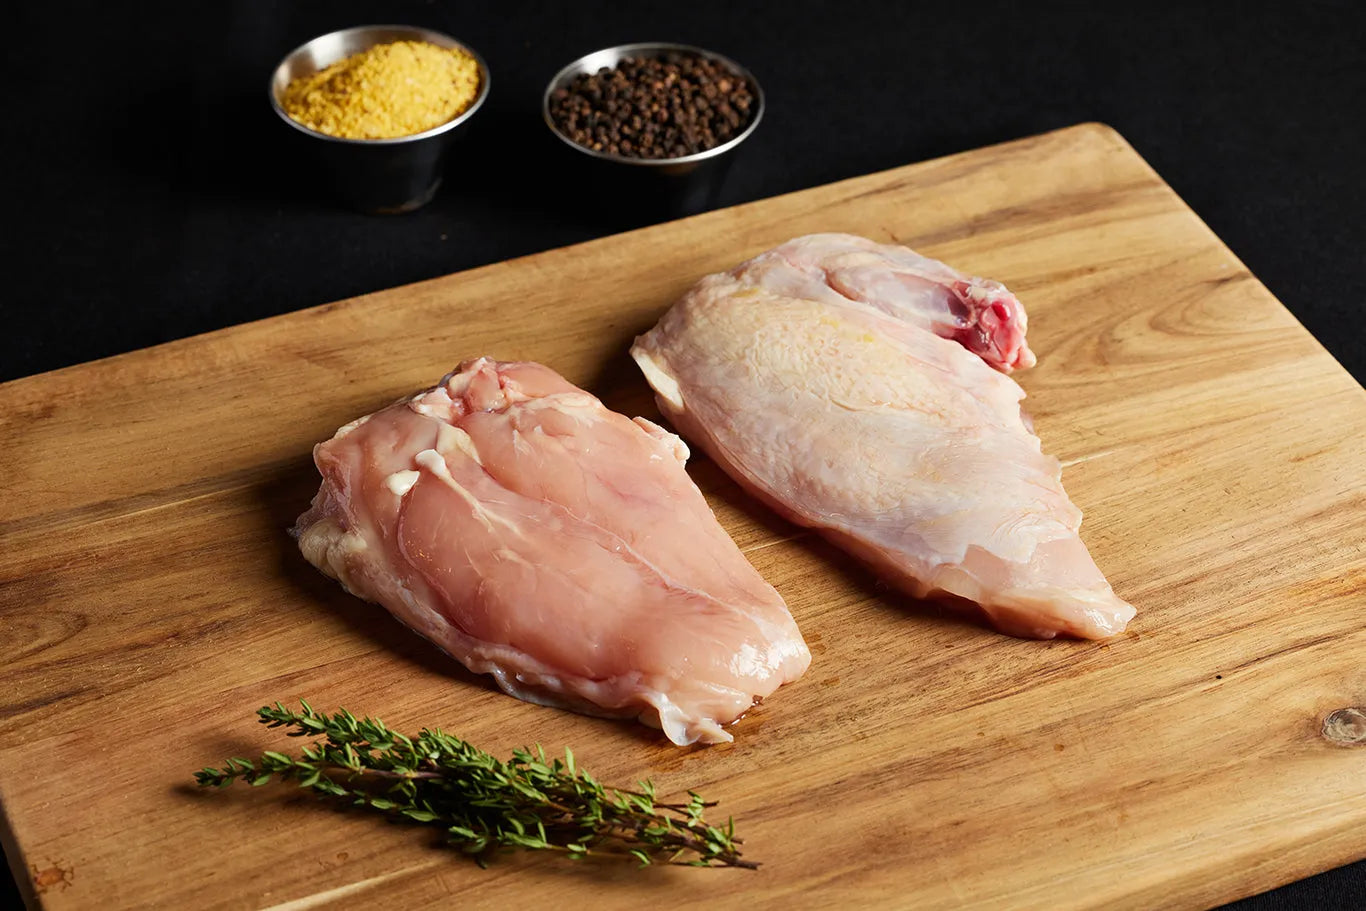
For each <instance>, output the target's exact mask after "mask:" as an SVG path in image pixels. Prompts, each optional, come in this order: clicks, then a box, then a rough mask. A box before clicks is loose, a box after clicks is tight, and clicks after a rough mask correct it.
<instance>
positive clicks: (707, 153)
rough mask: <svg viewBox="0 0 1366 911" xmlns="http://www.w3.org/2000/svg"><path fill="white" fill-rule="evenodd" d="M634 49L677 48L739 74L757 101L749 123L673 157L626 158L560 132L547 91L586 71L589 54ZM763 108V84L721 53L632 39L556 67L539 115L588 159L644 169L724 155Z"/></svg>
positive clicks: (746, 132) (748, 131) (750, 129)
mask: <svg viewBox="0 0 1366 911" xmlns="http://www.w3.org/2000/svg"><path fill="white" fill-rule="evenodd" d="M637 51H655V52H664V51H681V52H683V53H691V54H697V55H698V56H700V57H705V58H707V59H708V60H712V61H715V62H717V63H720V64H721V65H722V66H724V67H726V68H727V69H729V70H730V71H731V72H732V73H734V74H735V75H737V76H742V77H744V78H745V79H748V80H749V84H750V85H752V86H753V87H754V97H755V99H756V101H757V102H758V104H756V105H755V107H754V116H753V117H752V118H751V119H750V122H749V124H748V125H747V126H746V127H745V128H744V130H742V131H741V132H740V134H739V135H737V136H732V137H731V138H730V139H727V140H726V141H725V142H723V143H721V144H720V145H718V146H713V147H712V148H710V149H706V150H704V151H701V152H694V153H693V154H691V155H681V156H678V157H676V158H629V157H627V156H625V155H616V154H613V153H611V152H599V151H595V150H593V149H590V148H588V147H587V146H583V145H580V144H579V143H577V142H575V141H574V140H572V139H570V138H569V137H568V136H566V135H565V134H564V133H562V132H561V131H560V128H559V127H557V126H556V125H555V122H554V120H552V119H551V117H550V96H551V94H552V93H553V92H554V91H555V90H556V89H557V88H560V86H561V85H562V84H563V83H565V82H567V81H568V80H569V78H570V77H571V76H574V75H577V74H578V73H579V72H586V70H583V69H582V64H583V61H585V60H587V59H588V58H589V57H593V56H596V55H597V54H603V53H608V52H612V53H616V54H619V55H621V56H626V55H627V54H630V53H632V52H637ZM766 107H767V102H766V101H765V98H764V87H763V86H762V85H760V84H759V80H758V79H755V78H754V74H753V73H751V72H750V71H749V70H748V69H747V68H745V67H743V66H741V65H740V64H738V63H736V62H735V61H734V60H732V59H731V58H729V57H727V56H726V55H724V54H718V53H717V52H716V51H710V50H707V49H706V48H703V47H697V46H696V45H693V44H680V43H678V42H676V41H635V42H631V43H630V44H613V45H610V46H609V47H604V48H599V49H598V50H595V51H590V52H589V53H587V54H581V55H580V56H578V57H575V58H574V59H573V60H571V61H570V62H569V63H567V64H566V65H565V66H562V67H560V70H559V72H557V73H556V74H555V75H554V76H552V77H551V79H550V82H548V83H547V84H546V87H545V92H544V93H543V94H542V95H541V118H542V119H543V120H544V121H545V125H546V126H547V127H549V128H550V132H551V133H553V134H554V135H555V138H556V139H559V140H560V141H561V142H563V143H564V144H565V145H567V146H570V147H571V148H573V149H575V150H576V151H578V152H581V153H583V154H584V155H588V156H590V157H592V158H597V159H601V160H603V161H611V162H615V163H617V164H626V165H634V166H637V167H645V168H658V167H671V166H674V165H680V164H692V163H693V162H699V161H706V160H707V159H709V158H716V157H718V156H721V155H724V154H726V153H727V152H729V151H730V150H731V149H734V148H735V147H736V146H738V145H739V144H740V143H742V142H744V141H745V140H746V139H748V138H749V135H750V134H751V133H753V132H754V130H755V129H756V128H757V127H758V126H759V121H761V120H763V119H764V109H765V108H766Z"/></svg>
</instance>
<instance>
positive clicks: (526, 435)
mask: <svg viewBox="0 0 1366 911" xmlns="http://www.w3.org/2000/svg"><path fill="white" fill-rule="evenodd" d="M687 456H688V450H687V447H685V446H684V445H683V442H682V441H681V440H680V439H679V438H678V437H676V436H674V435H673V434H671V433H668V432H667V431H665V430H662V429H661V428H659V427H657V426H655V425H654V424H651V423H650V422H649V421H646V420H644V419H643V418H636V419H635V420H634V421H631V420H629V419H628V418H626V417H624V416H622V415H620V414H617V413H615V412H613V411H609V410H608V409H607V408H605V407H603V405H602V403H601V402H599V401H598V400H597V399H596V398H594V397H593V396H591V395H589V394H588V393H587V392H584V391H583V390H582V389H579V388H577V387H575V386H573V385H572V384H570V383H569V382H567V381H566V380H564V379H563V378H562V377H560V376H559V375H558V374H556V373H555V372H553V371H551V370H549V369H548V368H546V367H543V366H541V365H539V364H532V363H498V362H495V361H491V360H488V359H479V360H475V361H468V362H466V363H464V364H462V365H461V366H460V367H459V368H458V369H457V370H456V371H455V372H454V373H451V374H450V375H448V376H447V377H445V378H444V379H443V380H442V381H441V382H440V383H439V384H438V385H437V386H435V387H434V388H432V389H429V390H426V391H425V392H420V393H418V394H417V395H414V396H412V397H411V398H408V399H405V400H402V401H399V402H397V403H395V404H393V405H390V406H389V407H388V408H385V409H383V410H381V411H378V412H376V413H374V414H372V415H369V416H367V417H363V418H361V419H360V420H358V421H354V422H352V423H350V424H348V425H346V426H345V427H343V428H341V429H340V430H339V431H337V435H336V436H335V437H333V438H332V439H331V440H328V441H327V442H325V443H320V444H319V445H318V446H317V447H316V448H315V449H314V453H313V458H314V461H315V462H316V463H317V466H318V470H319V471H320V472H321V473H322V476H323V483H322V487H321V488H320V489H319V491H318V494H317V496H316V497H315V498H314V500H313V507H312V508H311V509H310V510H309V511H308V512H306V513H305V514H304V515H303V516H301V517H300V519H299V522H298V525H297V526H296V529H295V530H296V533H297V535H298V538H299V547H300V549H301V550H302V551H303V553H304V556H305V557H306V558H307V559H308V560H309V562H311V563H312V564H313V565H315V566H317V567H318V568H319V569H321V570H322V571H323V572H325V573H327V574H328V575H329V576H332V577H334V578H336V579H338V580H339V581H341V583H342V584H343V585H344V586H345V587H346V588H347V589H348V590H349V591H350V592H352V593H353V594H355V595H358V596H360V597H362V598H366V599H369V600H371V601H377V602H379V603H380V604H381V605H383V606H384V607H386V608H387V609H388V610H389V611H390V612H391V613H393V614H394V616H396V617H397V618H398V619H399V620H401V621H403V622H404V623H405V624H407V625H408V626H409V627H411V628H412V629H414V630H416V631H417V632H419V633H421V634H422V635H424V636H426V637H427V638H428V639H430V640H431V641H433V642H434V643H436V644H437V645H438V646H440V647H441V648H442V649H444V650H445V651H446V652H448V653H449V654H451V655H452V656H454V657H455V658H457V659H458V660H459V661H460V662H461V663H463V664H464V665H465V666H466V667H468V668H469V669H470V670H472V671H474V672H475V673H486V674H491V675H493V677H494V679H495V680H497V682H498V685H499V686H500V687H502V689H503V690H504V691H506V692H508V693H510V694H512V695H514V696H517V697H519V698H522V699H526V700H529V701H531V702H538V703H542V704H547V705H556V706H562V707H566V708H572V709H575V710H577V711H582V712H586V713H589V714H597V715H607V716H613V717H616V716H623V717H639V718H640V720H642V721H645V722H647V723H650V724H654V725H657V726H659V727H661V728H662V729H663V730H664V732H665V734H667V735H668V737H669V739H670V740H672V741H674V742H675V743H677V744H689V743H693V742H697V741H701V742H704V743H716V742H720V741H728V740H731V739H732V738H731V735H730V734H729V733H728V732H726V731H725V730H723V729H722V725H723V724H725V723H727V722H730V721H733V720H734V719H736V718H738V717H739V716H740V715H742V714H744V712H746V711H747V710H748V709H749V708H750V707H751V706H752V705H753V704H754V703H755V702H756V701H757V700H759V699H760V698H763V697H765V696H768V695H769V694H771V693H772V692H773V691H774V690H776V689H777V688H778V687H779V686H781V685H782V684H784V683H786V682H788V681H790V680H795V679H796V678H797V677H799V676H801V674H802V672H803V671H805V670H806V667H807V665H808V664H809V663H810V660H811V656H810V653H809V652H808V651H807V647H806V644H805V642H803V641H802V637H801V634H800V633H799V632H798V631H797V625H796V623H795V622H793V619H792V616H791V615H790V614H789V613H788V611H787V607H786V605H784V603H783V600H782V598H781V597H780V596H779V595H778V593H777V592H776V591H775V590H774V589H773V587H772V586H770V585H768V584H767V583H766V582H764V580H763V579H762V578H761V577H760V576H759V574H758V572H756V571H755V569H754V567H752V566H751V565H750V564H749V562H748V561H747V560H746V559H745V557H744V555H742V554H741V553H740V551H739V549H738V548H737V547H736V546H735V543H734V542H733V541H731V539H730V538H729V537H728V536H727V535H726V533H725V531H724V530H723V529H722V528H721V526H720V524H718V523H717V521H716V518H715V516H713V515H712V512H711V509H710V508H709V507H708V506H707V503H706V500H705V499H704V498H703V496H702V493H701V491H699V490H698V489H697V487H696V485H694V484H693V483H692V481H691V480H690V479H689V477H688V475H687V473H686V472H685V471H684V469H683V463H684V461H685V460H686V459H687Z"/></svg>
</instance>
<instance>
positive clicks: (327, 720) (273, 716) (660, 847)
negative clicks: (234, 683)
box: [195, 700, 759, 870]
mask: <svg viewBox="0 0 1366 911" xmlns="http://www.w3.org/2000/svg"><path fill="white" fill-rule="evenodd" d="M256 714H257V716H258V717H259V719H260V721H261V723H262V724H265V725H267V726H268V727H271V728H284V729H285V731H284V733H285V734H286V735H287V736H290V737H313V738H320V739H317V740H313V741H311V742H310V744H309V745H308V746H307V747H305V748H304V749H303V750H302V751H301V752H300V753H299V755H298V756H297V757H296V756H290V755H287V754H285V753H281V752H277V751H275V750H267V751H265V752H264V753H262V754H261V756H260V757H259V758H258V759H256V760H255V761H252V760H248V759H243V758H241V757H233V758H231V759H227V760H225V761H224V765H223V767H222V768H205V769H201V770H200V771H198V772H196V773H195V781H196V782H198V783H199V785H200V786H201V787H205V788H223V787H226V786H228V785H230V784H232V783H233V782H234V781H244V782H246V783H248V784H251V785H253V786H260V785H264V784H266V783H267V782H269V781H271V780H272V779H275V780H278V781H293V782H295V783H296V784H297V785H298V786H299V787H301V788H303V789H305V790H310V791H313V792H314V793H315V794H317V795H318V796H319V797H322V798H331V799H336V800H342V801H347V802H349V803H350V804H352V805H354V806H356V807H360V808H363V809H367V810H372V811H375V812H378V813H382V814H384V815H386V816H389V817H393V818H398V819H406V820H408V821H411V822H414V823H419V824H423V825H430V826H436V827H439V828H440V829H442V830H443V831H444V833H445V837H446V840H447V841H448V842H449V843H450V844H451V845H452V846H453V847H455V848H457V849H459V850H460V851H463V852H464V853H466V854H469V855H472V856H473V857H474V859H475V860H476V861H477V862H478V863H479V865H480V866H484V865H486V864H487V862H488V861H489V859H491V858H492V856H493V855H495V854H497V853H499V852H501V851H508V850H514V849H518V848H521V849H526V850H532V851H556V852H559V853H561V854H563V855H564V856H565V857H567V858H569V859H570V860H579V859H582V858H584V857H589V856H598V855H610V856H615V857H621V858H624V859H626V860H633V861H635V862H636V863H637V864H639V865H640V866H642V867H643V866H650V865H654V864H675V865H680V866H693V867H743V868H746V869H750V870H753V869H756V868H757V867H758V866H759V865H758V864H757V863H756V862H754V861H750V860H745V859H744V858H742V857H741V856H740V853H741V852H740V848H739V845H740V844H741V840H740V839H739V838H736V837H735V834H734V831H735V826H734V821H733V820H727V822H726V823H725V825H722V826H716V825H711V824H709V823H708V822H707V821H706V819H705V818H704V813H705V811H706V809H707V808H709V807H711V806H714V804H713V803H710V802H707V801H705V800H703V799H702V797H701V796H700V795H699V794H697V793H696V792H693V791H689V792H688V801H687V802H686V803H661V802H659V801H657V800H656V799H655V788H654V785H653V784H652V783H651V782H649V781H641V782H637V787H636V788H635V789H627V788H616V787H611V786H608V785H603V784H601V783H600V782H598V780H597V779H595V778H593V777H592V776H591V775H590V774H588V772H586V771H585V770H584V769H583V768H582V767H581V766H579V765H578V764H577V763H576V761H575V758H574V754H573V753H572V752H570V751H569V750H568V749H566V750H565V755H564V758H563V759H559V758H555V759H547V758H546V754H545V751H544V750H543V749H542V748H541V747H540V746H537V747H535V748H534V749H527V748H522V749H518V750H513V752H512V757H511V758H510V759H507V760H500V759H497V758H496V757H494V756H492V755H491V754H489V753H486V752H484V751H483V750H480V749H478V748H476V747H474V746H471V745H470V744H468V743H466V742H465V741H464V740H461V739H460V738H458V737H454V736H452V735H450V734H447V733H445V732H443V731H442V730H441V729H440V728H430V729H427V728H424V729H423V730H422V731H421V732H420V733H419V734H418V735H417V736H416V737H408V736H405V735H404V734H401V733H398V732H397V731H392V730H390V729H389V728H388V727H387V726H386V725H385V724H384V722H383V721H381V720H379V719H378V718H357V717H356V716H355V715H353V714H351V713H350V712H348V711H347V710H346V709H339V710H338V711H337V712H335V713H333V714H328V713H326V712H319V711H317V710H316V709H314V708H313V707H312V706H311V705H309V704H308V703H307V702H306V701H303V700H300V707H299V710H298V711H295V710H293V709H289V708H285V706H284V705H282V704H281V703H279V702H277V703H275V705H274V706H262V707H261V708H260V709H258V710H257V712H256Z"/></svg>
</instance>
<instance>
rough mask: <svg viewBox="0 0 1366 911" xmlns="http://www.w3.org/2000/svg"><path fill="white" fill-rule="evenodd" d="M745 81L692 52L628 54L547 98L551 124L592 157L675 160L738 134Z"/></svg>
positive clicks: (746, 97) (746, 118)
mask: <svg viewBox="0 0 1366 911" xmlns="http://www.w3.org/2000/svg"><path fill="white" fill-rule="evenodd" d="M755 95H756V92H755V88H754V86H752V85H751V84H750V82H749V80H748V79H747V78H746V77H744V76H741V75H739V74H737V73H735V72H732V71H731V70H729V69H727V68H726V67H725V66H724V65H723V64H721V63H719V62H717V61H715V60H712V59H710V58H708V57H704V56H702V55H700V54H694V53H688V52H685V51H670V52H668V53H666V54H664V55H663V56H660V57H635V56H628V57H624V58H622V60H621V61H620V62H619V63H618V64H617V65H616V66H615V67H611V68H608V67H604V68H602V69H599V70H598V71H597V72H595V73H580V74H579V75H578V76H576V77H575V78H574V80H573V81H572V82H570V83H569V84H568V85H566V86H562V87H560V88H557V89H555V90H554V91H553V92H551V93H550V97H549V99H548V100H549V104H548V107H547V113H548V114H549V117H550V120H551V123H552V124H553V125H554V127H555V128H556V129H557V130H558V131H559V132H560V133H561V134H562V135H564V136H565V137H567V138H568V139H570V140H571V141H572V142H574V143H576V144H578V145H580V146H583V147H584V148H585V149H588V150H590V151H593V152H597V153H600V154H604V155H615V156H620V157H623V158H636V159H651V160H660V159H670V158H683V157H685V156H688V155H696V154H698V153H699V152H706V151H708V150H710V149H714V148H716V147H717V146H720V145H723V144H724V143H726V142H728V141H730V140H732V139H734V138H735V137H737V136H739V135H741V134H742V133H743V132H744V131H745V129H746V127H748V126H749V124H750V122H751V120H752V119H753V116H754V110H755V107H756V101H755Z"/></svg>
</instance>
